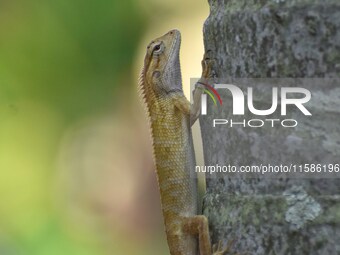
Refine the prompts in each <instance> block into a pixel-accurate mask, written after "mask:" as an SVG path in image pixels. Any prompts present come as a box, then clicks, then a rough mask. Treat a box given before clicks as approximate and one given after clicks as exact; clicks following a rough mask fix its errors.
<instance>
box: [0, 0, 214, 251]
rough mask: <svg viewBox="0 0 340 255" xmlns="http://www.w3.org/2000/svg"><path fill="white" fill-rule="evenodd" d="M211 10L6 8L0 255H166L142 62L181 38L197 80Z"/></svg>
mask: <svg viewBox="0 0 340 255" xmlns="http://www.w3.org/2000/svg"><path fill="white" fill-rule="evenodd" d="M208 13H209V7H208V3H207V1H205V0H200V1H197V0H186V1H181V0H173V1H164V0H124V1H118V0H111V1H107V0H96V1H83V0H71V1H70V0H58V1H52V0H40V1H38V0H30V1H27V0H1V1H0V255H54V254H55V255H60V254H63V255H68V254H72V255H77V254H79V255H102V254H103V255H106V254H129V255H130V254H131V255H134V254H136V255H137V254H138V255H143V254H145V255H153V254H154V255H156V254H157V255H159V254H167V246H166V242H165V235H164V232H163V225H162V218H161V211H160V204H159V195H158V190H157V186H156V177H155V173H154V166H153V162H152V153H151V147H150V144H151V142H150V138H149V137H150V135H149V132H148V125H147V122H146V118H145V114H144V112H143V107H142V106H141V103H140V100H139V98H138V95H137V94H138V93H137V87H138V86H137V81H138V76H139V71H140V69H141V67H142V63H143V56H144V50H145V47H146V45H147V44H148V43H149V41H151V40H152V39H153V38H155V37H158V36H160V35H162V34H164V33H165V32H167V31H168V30H169V29H172V28H178V29H180V30H181V31H182V37H183V43H182V52H181V53H182V55H181V61H182V71H183V83H184V85H185V92H186V94H187V95H188V96H189V83H190V77H199V76H200V72H201V67H200V60H201V58H202V55H203V38H202V27H203V23H204V20H205V19H206V18H207V16H208Z"/></svg>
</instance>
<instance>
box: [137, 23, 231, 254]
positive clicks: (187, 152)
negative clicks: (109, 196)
mask: <svg viewBox="0 0 340 255" xmlns="http://www.w3.org/2000/svg"><path fill="white" fill-rule="evenodd" d="M180 43H181V35H180V32H179V31H178V30H171V31H170V32H168V33H167V34H165V35H163V36H162V37H159V38H157V39H155V40H154V41H152V42H151V43H150V44H149V46H148V47H147V53H146V56H145V61H144V68H143V71H142V74H141V90H142V93H143V95H144V99H145V103H146V106H147V112H148V114H149V117H150V122H151V132H152V139H153V149H154V157H155V163H156V170H157V176H158V183H159V190H160V195H161V203H162V211H163V216H164V224H165V231H166V235H167V240H168V245H169V249H170V253H171V255H198V254H200V255H211V254H212V249H211V245H210V237H209V229H208V220H207V218H206V217H205V216H203V215H198V209H197V208H198V197H197V178H196V177H197V176H196V175H195V172H194V167H195V155H194V151H193V145H192V136H191V132H190V128H191V125H190V116H191V118H192V120H193V121H194V120H195V119H196V118H197V116H198V114H197V112H198V109H199V106H198V105H197V104H196V105H195V106H191V105H190V103H189V101H188V100H187V99H186V98H185V96H184V94H183V91H182V79H181V70H180V62H179V50H180ZM203 66H204V65H203ZM200 91H201V90H197V91H196V93H195V95H194V97H195V98H199V97H200V94H199V93H201V92H200ZM190 109H192V110H191V111H192V114H191V115H190ZM226 252H227V250H226V249H225V250H223V249H221V245H218V246H217V247H216V248H215V250H214V255H222V254H226Z"/></svg>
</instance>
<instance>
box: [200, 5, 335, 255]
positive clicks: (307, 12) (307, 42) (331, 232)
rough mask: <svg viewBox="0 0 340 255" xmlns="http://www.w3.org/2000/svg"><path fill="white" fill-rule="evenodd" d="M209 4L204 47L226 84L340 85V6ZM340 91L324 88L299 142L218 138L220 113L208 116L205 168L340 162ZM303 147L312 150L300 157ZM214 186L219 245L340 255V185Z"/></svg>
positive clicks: (209, 208) (209, 202) (243, 181)
mask: <svg viewBox="0 0 340 255" xmlns="http://www.w3.org/2000/svg"><path fill="white" fill-rule="evenodd" d="M209 4H210V16H209V17H208V19H207V20H206V22H205V24H204V43H205V50H206V52H207V51H210V54H211V58H212V59H214V60H215V65H214V67H213V70H214V73H215V74H216V77H217V78H219V79H220V78H225V77H238V78H259V77H261V78H263V77H271V78H280V77H281V78H294V77H299V78H302V77H306V78H307V77H309V78H315V77H319V78H320V77H322V78H339V77H340V2H339V0H210V1H209ZM339 89H340V88H339V86H334V84H333V85H331V84H328V85H327V84H326V85H324V86H321V87H319V88H316V90H317V92H316V93H317V95H318V97H319V98H322V97H323V98H326V99H325V100H326V101H325V104H322V105H314V106H313V118H312V119H308V120H305V121H303V123H302V124H301V125H300V128H299V130H297V131H294V132H292V133H284V132H278V131H277V130H276V129H265V130H263V129H243V131H240V130H239V129H228V128H214V129H213V128H212V124H211V121H212V119H214V118H220V117H218V116H220V114H218V113H217V112H214V113H213V114H209V116H208V117H207V116H201V117H200V125H201V130H202V140H203V149H204V160H205V165H216V164H220V165H226V163H232V164H236V165H237V164H240V162H246V163H247V164H248V165H252V164H260V163H273V164H275V163H278V164H279V163H280V162H281V163H282V162H290V161H291V160H293V158H294V157H297V158H298V159H299V162H301V163H303V162H305V163H308V162H310V161H311V158H312V159H315V161H318V162H320V163H323V162H326V161H327V162H330V161H332V162H334V161H335V162H336V161H337V162H339V161H340V160H339V159H340V129H339V128H340V104H339V102H340V90H339ZM263 91H264V93H266V92H265V89H264V90H263ZM268 93H269V92H268ZM221 96H222V99H223V103H225V102H226V103H227V104H228V103H229V102H230V100H231V97H230V96H229V97H228V95H226V94H223V93H221ZM223 111H226V112H225V113H224V114H225V115H226V116H230V112H229V111H228V110H225V107H224V108H223ZM318 116H319V117H318ZM275 130H276V131H275ZM275 132H276V133H275ZM296 143H298V144H299V148H306V149H305V150H303V151H296V150H294V146H295V145H296ZM308 148H317V149H315V150H313V151H310V150H308ZM271 151H275V153H271ZM338 176H339V175H338ZM207 177H208V178H207V194H206V196H205V198H204V206H203V212H204V214H205V215H206V216H207V217H208V218H209V221H210V229H211V232H212V233H213V234H212V239H213V243H216V242H218V241H219V240H222V241H223V242H224V243H225V244H226V243H227V242H228V241H230V240H232V241H234V243H233V245H232V249H233V251H234V252H238V253H240V254H282V255H287V254H334V255H335V254H340V181H339V178H319V179H315V178H290V179H287V178H245V177H244V176H239V177H231V176H230V175H228V174H215V175H209V176H207Z"/></svg>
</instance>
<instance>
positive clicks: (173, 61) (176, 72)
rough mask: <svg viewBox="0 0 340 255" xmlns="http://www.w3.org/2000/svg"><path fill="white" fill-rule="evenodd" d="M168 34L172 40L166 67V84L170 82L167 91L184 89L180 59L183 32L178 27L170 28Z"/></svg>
mask: <svg viewBox="0 0 340 255" xmlns="http://www.w3.org/2000/svg"><path fill="white" fill-rule="evenodd" d="M167 35H168V36H169V37H170V38H171V37H172V42H171V46H170V51H169V55H168V59H167V61H166V65H165V67H164V77H163V79H165V80H164V84H168V85H167V87H166V91H167V92H168V93H169V92H171V91H182V76H181V67H180V60H179V52H180V47H181V33H180V31H178V30H177V29H173V30H170V31H169V32H168V33H167Z"/></svg>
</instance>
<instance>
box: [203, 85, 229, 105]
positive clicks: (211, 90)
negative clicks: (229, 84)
mask: <svg viewBox="0 0 340 255" xmlns="http://www.w3.org/2000/svg"><path fill="white" fill-rule="evenodd" d="M197 83H199V84H201V85H203V86H205V87H206V88H200V89H202V90H203V91H204V92H205V93H207V94H208V95H209V97H210V98H211V99H212V100H213V102H214V105H215V106H217V101H216V98H217V100H218V102H219V103H220V105H222V104H223V102H222V99H221V96H220V94H218V92H217V90H216V89H214V88H213V87H212V86H211V85H209V84H207V83H203V82H197ZM211 92H212V93H211ZM214 95H215V96H216V98H215V96H214Z"/></svg>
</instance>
